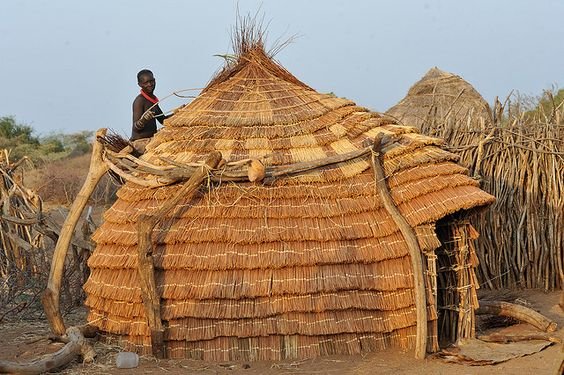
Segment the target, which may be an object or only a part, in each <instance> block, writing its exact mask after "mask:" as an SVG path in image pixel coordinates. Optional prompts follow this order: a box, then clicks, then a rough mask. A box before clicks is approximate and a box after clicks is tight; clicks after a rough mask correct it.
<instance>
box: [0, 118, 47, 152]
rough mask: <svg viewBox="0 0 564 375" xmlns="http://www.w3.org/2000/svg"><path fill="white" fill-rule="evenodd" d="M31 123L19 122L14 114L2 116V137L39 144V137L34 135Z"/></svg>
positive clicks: (0, 128)
mask: <svg viewBox="0 0 564 375" xmlns="http://www.w3.org/2000/svg"><path fill="white" fill-rule="evenodd" d="M33 132H34V130H33V128H32V127H31V126H29V125H24V124H18V123H17V122H16V119H15V118H14V117H13V116H5V117H0V137H2V138H5V139H10V140H15V141H17V143H28V144H35V145H39V139H38V138H37V137H36V136H34V135H33Z"/></svg>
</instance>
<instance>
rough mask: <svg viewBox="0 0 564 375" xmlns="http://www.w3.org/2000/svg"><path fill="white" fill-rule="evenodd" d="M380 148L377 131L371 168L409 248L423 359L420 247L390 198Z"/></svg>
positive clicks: (417, 354) (417, 351)
mask: <svg viewBox="0 0 564 375" xmlns="http://www.w3.org/2000/svg"><path fill="white" fill-rule="evenodd" d="M381 148H382V134H381V133H379V134H378V135H376V137H375V138H374V145H373V147H372V150H373V153H372V168H373V170H374V177H375V180H376V181H375V182H376V188H377V189H378V193H380V197H381V198H382V203H383V205H384V208H385V209H386V211H388V213H389V214H390V216H391V217H392V219H393V220H394V222H395V223H396V225H397V226H398V228H399V230H400V232H401V234H402V235H403V238H404V240H405V242H406V244H407V247H408V249H409V255H410V258H411V267H412V268H413V282H414V287H415V310H416V312H417V338H416V340H417V341H416V344H415V358H417V359H424V358H425V353H426V350H427V300H426V297H425V281H424V278H423V263H422V262H423V261H422V258H421V248H420V247H419V242H418V241H417V236H416V235H415V231H414V230H413V228H412V227H411V226H410V225H409V223H408V222H407V220H406V219H405V218H404V217H403V215H402V214H401V212H400V211H399V209H398V208H397V206H396V204H395V203H394V201H393V199H392V195H391V194H390V191H389V189H388V186H387V184H386V177H385V175H384V168H383V167H382V164H381V162H380V159H379V156H380V151H381Z"/></svg>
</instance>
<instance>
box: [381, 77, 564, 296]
mask: <svg viewBox="0 0 564 375" xmlns="http://www.w3.org/2000/svg"><path fill="white" fill-rule="evenodd" d="M549 99H550V98H549ZM547 103H548V104H550V105H547V106H545V107H546V108H545V107H543V106H539V108H538V110H537V112H534V113H533V112H529V113H525V112H524V111H523V110H522V109H521V108H520V107H519V106H517V105H511V104H510V103H509V105H508V104H506V105H505V107H507V108H506V110H504V106H502V105H501V104H500V103H499V102H497V103H496V106H495V109H494V111H493V113H492V111H490V109H489V107H488V105H487V103H486V102H485V100H484V99H483V98H482V97H481V96H480V94H479V93H478V92H477V91H476V90H475V89H474V88H472V86H471V85H470V84H468V83H467V82H465V81H464V80H463V79H462V78H460V77H458V76H455V75H453V74H450V73H445V72H442V71H440V70H438V69H437V68H433V69H431V70H430V71H429V72H428V73H427V74H426V75H425V76H424V77H423V78H422V79H421V80H420V81H419V82H417V83H416V84H415V85H413V87H412V88H411V89H410V90H409V92H408V94H407V96H406V97H405V98H404V99H403V100H401V101H400V102H399V103H398V104H397V105H396V106H394V107H392V108H390V109H389V110H388V112H387V113H388V114H390V115H392V116H394V117H395V118H397V119H399V120H400V121H401V122H404V123H406V124H410V125H413V126H416V127H417V128H419V129H420V130H421V132H422V133H424V134H427V135H431V136H436V137H440V138H443V139H445V141H446V144H447V146H448V149H450V150H451V151H453V152H455V153H457V154H458V155H460V158H461V159H460V162H461V164H462V165H464V166H466V167H468V168H469V170H470V172H471V175H473V176H474V177H475V178H477V179H481V185H482V187H483V189H484V190H486V191H487V192H489V193H491V194H492V195H494V196H495V197H496V202H495V204H494V205H492V206H491V207H490V208H489V209H488V210H486V211H484V212H482V213H481V214H480V215H479V216H476V217H475V218H474V219H473V220H472V224H473V225H474V226H475V227H476V229H477V230H478V232H480V234H481V236H480V238H479V239H478V243H477V252H478V255H479V258H480V260H481V263H480V267H479V270H480V279H481V280H482V283H483V284H485V285H488V286H490V287H496V288H501V287H515V286H520V287H527V288H542V289H545V290H550V289H559V288H562V286H563V285H564V284H563V282H564V272H563V267H564V266H563V265H564V257H563V256H564V231H562V228H564V200H563V199H564V198H563V196H564V122H563V119H564V106H563V105H562V104H560V105H558V104H557V103H555V102H554V101H553V100H548V101H547Z"/></svg>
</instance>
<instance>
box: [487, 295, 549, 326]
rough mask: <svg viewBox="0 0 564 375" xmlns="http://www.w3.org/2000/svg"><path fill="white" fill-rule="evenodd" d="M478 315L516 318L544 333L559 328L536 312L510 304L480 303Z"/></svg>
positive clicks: (497, 302) (499, 302) (498, 302)
mask: <svg viewBox="0 0 564 375" xmlns="http://www.w3.org/2000/svg"><path fill="white" fill-rule="evenodd" d="M476 314H479V315H490V314H491V315H500V316H505V317H509V318H514V319H517V320H520V321H522V322H525V323H529V324H530V325H532V326H533V327H536V328H538V329H540V330H541V331H543V332H554V331H556V328H557V326H558V325H557V324H556V322H555V321H553V320H550V319H548V318H547V317H545V316H544V315H542V314H541V313H538V312H536V311H535V310H532V309H530V308H528V307H525V306H521V305H516V304H514V303H509V302H501V301H480V307H479V308H478V310H476Z"/></svg>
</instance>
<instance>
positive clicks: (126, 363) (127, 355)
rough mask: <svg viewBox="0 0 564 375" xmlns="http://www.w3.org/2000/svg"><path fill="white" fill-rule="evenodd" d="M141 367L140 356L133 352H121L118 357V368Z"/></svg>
mask: <svg viewBox="0 0 564 375" xmlns="http://www.w3.org/2000/svg"><path fill="white" fill-rule="evenodd" d="M137 366H139V356H138V355H137V353H132V352H119V353H118V355H117V356H116V367H117V368H135V367H137Z"/></svg>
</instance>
